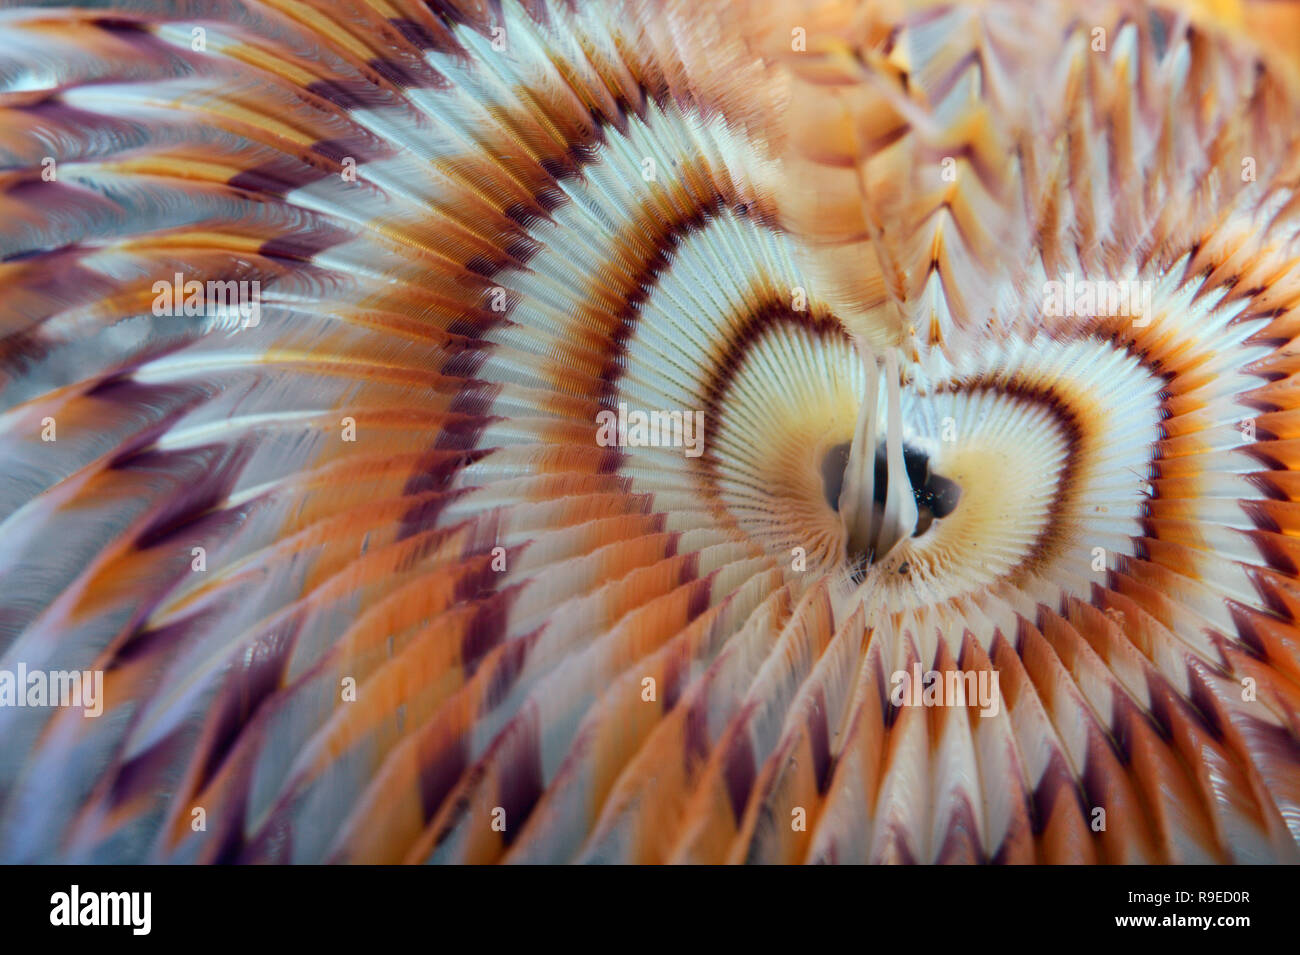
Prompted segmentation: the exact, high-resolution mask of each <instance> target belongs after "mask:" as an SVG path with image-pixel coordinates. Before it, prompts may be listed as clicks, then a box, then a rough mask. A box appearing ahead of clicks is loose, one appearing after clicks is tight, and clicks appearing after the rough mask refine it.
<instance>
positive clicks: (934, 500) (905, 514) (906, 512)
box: [822, 342, 961, 577]
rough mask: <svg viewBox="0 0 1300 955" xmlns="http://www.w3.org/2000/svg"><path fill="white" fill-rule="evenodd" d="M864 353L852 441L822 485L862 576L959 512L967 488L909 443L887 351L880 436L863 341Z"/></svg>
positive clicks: (875, 372) (874, 383) (875, 369)
mask: <svg viewBox="0 0 1300 955" xmlns="http://www.w3.org/2000/svg"><path fill="white" fill-rule="evenodd" d="M857 347H858V352H859V355H860V356H861V358H862V364H863V369H864V371H865V372H866V388H865V391H864V394H863V400H862V404H861V405H860V406H859V408H858V419H857V423H856V425H855V427H854V431H853V440H852V441H849V442H846V443H844V444H839V445H836V446H835V447H833V448H831V449H830V451H829V452H827V454H826V456H825V458H824V459H823V460H822V487H823V490H824V492H825V494H826V501H827V503H828V504H829V505H830V506H831V509H832V510H834V511H836V512H837V513H838V514H839V515H840V520H841V521H842V522H843V524H844V530H845V557H846V559H847V560H848V561H849V562H850V563H851V564H853V565H854V567H855V576H859V577H860V576H861V575H862V574H864V573H865V570H866V568H867V567H868V566H870V565H871V564H872V563H874V562H879V561H880V560H883V559H884V558H885V556H886V555H888V553H889V552H890V551H891V550H893V548H894V547H895V546H897V545H898V544H899V543H900V542H901V541H903V540H906V539H907V538H908V537H909V536H911V537H917V536H920V535H921V534H924V533H925V532H926V531H927V530H928V529H929V528H930V525H931V524H933V523H934V521H935V520H938V519H940V518H943V517H946V516H947V515H949V514H951V513H952V512H953V510H954V509H955V508H956V507H957V502H958V501H959V500H960V498H961V488H960V487H959V486H958V485H957V483H956V482H955V481H952V480H949V479H948V478H945V477H943V476H942V475H939V474H935V473H933V472H932V471H931V469H930V459H929V455H928V454H927V453H926V452H925V451H924V450H922V449H921V448H919V447H916V446H915V445H912V444H907V443H905V442H904V441H903V422H902V400H901V397H900V380H899V374H898V357H897V355H896V354H895V353H894V352H893V351H887V352H886V353H885V361H884V366H885V367H884V375H885V382H884V385H885V387H884V392H885V394H884V402H883V404H884V411H885V414H884V418H885V427H884V432H885V434H884V436H883V440H879V439H878V437H877V430H878V428H877V424H878V414H877V412H878V408H879V406H880V404H881V401H880V398H881V394H880V392H881V388H880V373H881V369H880V368H879V366H878V365H877V361H876V356H875V355H874V354H873V353H872V352H871V351H870V349H869V348H868V347H867V346H866V345H865V344H863V343H861V342H859V343H858V346H857Z"/></svg>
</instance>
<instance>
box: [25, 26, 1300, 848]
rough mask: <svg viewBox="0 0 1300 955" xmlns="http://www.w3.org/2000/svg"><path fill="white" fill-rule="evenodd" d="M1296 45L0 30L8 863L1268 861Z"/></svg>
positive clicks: (1283, 614) (1241, 37)
mask: <svg viewBox="0 0 1300 955" xmlns="http://www.w3.org/2000/svg"><path fill="white" fill-rule="evenodd" d="M1295 14H1296V11H1295V10H1294V9H1289V10H1288V9H1284V8H1283V7H1282V6H1281V5H1277V4H1269V3H1258V4H1257V3H1243V4H1208V3H1195V4H1185V5H1179V6H1163V5H1146V4H1140V3H1137V2H1111V3H1104V4H1096V5H1093V6H1092V7H1091V8H1090V9H1088V11H1087V12H1086V13H1083V12H1078V11H1075V10H1074V9H1073V8H1072V5H1070V4H1066V3H1058V2H1055V0H1053V2H1047V3H1044V2H1036V3H1018V2H1010V0H1006V2H980V3H929V2H912V3H908V2H901V0H898V2H888V0H886V2H867V0H861V2H829V0H828V2H814V0H809V2H805V3H790V2H776V0H772V2H768V3H754V4H739V5H737V4H723V3H718V4H704V5H700V4H696V3H686V2H682V3H670V4H667V5H663V4H657V3H649V2H633V0H627V2H621V0H607V2H601V3H591V4H586V3H584V4H578V3H567V2H562V0H550V2H546V0H528V2H516V0H500V2H490V3H481V2H475V0H428V2H416V0H309V2H290V0H248V2H246V3H241V4H231V3H229V2H225V0H187V2H184V3H164V2H162V0H115V2H114V3H113V4H112V5H111V9H104V8H102V7H98V6H96V7H91V6H86V7H80V6H66V7H64V6H60V7H57V8H42V9H39V10H30V9H10V10H7V11H4V12H3V13H0V401H2V404H0V461H3V469H4V480H3V482H2V483H0V677H2V676H3V674H4V673H8V674H10V680H9V691H10V692H9V696H8V697H7V698H6V697H5V695H4V681H3V679H0V702H4V703H6V704H7V705H3V706H0V739H2V740H3V741H4V742H3V745H2V746H0V859H4V860H7V861H48V860H72V861H145V860H166V861H192V862H217V861H240V862H255V861H256V862H262V861H274V862H298V861H314V860H330V861H349V862H351V861H372V862H378V861H384V862H394V861H409V862H426V861H432V862H452V861H469V862H543V861H584V862H585V861H639V862H689V861H731V862H798V861H832V862H849V861H872V862H894V861H915V862H975V861H994V862H1033V861H1038V862H1065V861H1069V862H1138V861H1155V862H1236V861H1263V860H1279V861H1296V859H1297V857H1298V856H1300V646H1298V639H1300V638H1298V637H1297V634H1298V633H1300V631H1298V630H1297V625H1296V616H1297V613H1300V584H1298V583H1297V573H1298V572H1297V567H1300V544H1297V541H1298V540H1300V504H1297V503H1296V502H1297V501H1300V480H1297V479H1296V478H1293V477H1292V475H1293V474H1295V473H1297V472H1298V471H1300V451H1298V450H1297V449H1298V448H1300V417H1297V415H1300V410H1297V409H1300V398H1298V397H1297V395H1298V394H1300V391H1298V390H1297V388H1296V387H1295V385H1294V383H1293V375H1294V374H1295V373H1296V371H1297V369H1300V359H1297V351H1296V348H1295V346H1294V345H1293V342H1294V340H1295V339H1296V336H1297V333H1298V332H1300V198H1297V196H1298V195H1300V193H1298V192H1297V186H1298V184H1300V148H1298V147H1300V85H1298V84H1297V79H1296V75H1295V70H1296V67H1297V64H1298V62H1300V61H1298V60H1297V50H1296V48H1295V43H1294V38H1295V37H1296V36H1300V30H1297V22H1296V20H1297V17H1296V15H1295ZM1292 494H1295V495H1296V497H1295V498H1293V497H1292ZM20 667H21V668H22V673H23V674H24V678H23V680H22V681H18V680H17V679H16V677H15V676H14V674H16V673H17V672H18V671H19V668H20ZM29 674H39V676H38V677H37V678H36V679H37V682H40V680H45V681H46V683H45V684H44V685H45V686H46V687H47V689H49V690H50V692H49V693H45V694H42V696H43V697H44V699H43V701H36V700H35V698H34V696H33V694H32V693H31V692H30V691H31V690H32V687H33V686H35V685H36V684H34V683H31V682H30V678H29V676H28V675H29ZM81 674H85V675H86V681H85V682H84V683H82V684H77V685H75V686H72V685H70V683H69V680H70V679H71V676H70V675H81ZM92 676H97V678H98V679H100V680H101V681H102V692H100V693H99V694H98V695H99V702H98V704H97V705H101V706H102V713H100V715H98V716H97V717H94V718H88V711H87V709H86V707H76V706H54V705H49V704H50V703H53V702H69V701H67V700H63V699H59V700H55V699H54V697H55V696H60V695H62V696H66V695H68V693H67V692H65V691H68V690H69V689H70V688H71V689H72V690H75V691H76V692H77V693H80V694H81V695H82V696H83V697H85V696H87V695H95V691H93V690H91V689H89V688H90V687H92V686H93V685H94V681H93V679H91V677H92ZM59 681H62V682H61V683H60V682H59ZM73 695H74V696H75V695H76V693H73ZM42 702H43V703H44V705H42ZM83 702H85V700H83ZM26 704H33V705H26Z"/></svg>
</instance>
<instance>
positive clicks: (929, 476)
mask: <svg viewBox="0 0 1300 955" xmlns="http://www.w3.org/2000/svg"><path fill="white" fill-rule="evenodd" d="M851 448H852V445H851V444H850V443H849V442H848V441H845V442H843V443H842V444H837V445H835V447H833V448H831V449H830V450H829V451H827V452H826V456H825V457H824V458H822V488H823V491H824V492H825V495H826V503H827V504H828V505H830V508H831V510H833V511H835V512H836V513H839V510H840V495H841V493H843V490H844V472H845V470H846V469H847V468H848V465H849V452H850V449H851ZM903 466H904V469H905V471H906V472H907V482H908V484H910V485H911V488H912V499H913V501H914V503H915V504H916V526H915V527H914V528H913V529H912V535H911V536H913V537H920V536H921V535H922V534H924V533H925V532H926V531H927V530H929V529H930V525H931V524H932V523H934V521H935V520H937V519H939V518H943V517H947V516H948V515H949V514H951V513H952V512H953V511H954V510H956V508H957V502H958V501H959V500H960V499H961V486H960V485H958V484H957V482H956V481H953V480H950V479H948V478H946V477H944V476H943V475H941V474H936V473H935V472H934V471H932V470H931V469H930V456H929V455H928V454H926V453H925V451H923V450H922V449H920V448H918V447H915V446H913V445H909V444H905V445H903ZM874 467H875V474H874V480H873V482H872V484H873V485H874V487H873V489H872V494H871V503H872V517H873V520H875V521H879V520H881V519H882V518H883V515H884V511H885V499H886V494H887V490H888V487H889V463H888V455H887V453H886V451H885V443H884V442H883V441H882V442H880V443H879V444H877V445H876V454H875V465H874ZM849 556H850V557H851V558H852V557H862V556H865V555H864V554H850V555H849Z"/></svg>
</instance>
